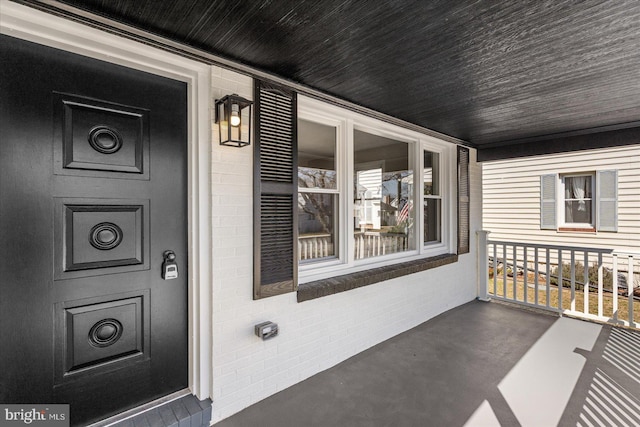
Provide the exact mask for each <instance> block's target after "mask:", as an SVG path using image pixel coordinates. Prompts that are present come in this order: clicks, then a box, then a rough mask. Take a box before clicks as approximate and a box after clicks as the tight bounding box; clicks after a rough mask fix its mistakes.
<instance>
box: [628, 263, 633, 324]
mask: <svg viewBox="0 0 640 427" xmlns="http://www.w3.org/2000/svg"><path fill="white" fill-rule="evenodd" d="M627 260H628V261H627V262H628V263H629V268H627V293H628V295H627V298H628V301H629V303H628V304H629V326H630V327H633V323H634V320H633V255H629V257H628V258H627Z"/></svg>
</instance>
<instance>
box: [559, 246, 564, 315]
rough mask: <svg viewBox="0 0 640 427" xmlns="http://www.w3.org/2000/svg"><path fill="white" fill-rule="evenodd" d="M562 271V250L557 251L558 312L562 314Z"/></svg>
mask: <svg viewBox="0 0 640 427" xmlns="http://www.w3.org/2000/svg"><path fill="white" fill-rule="evenodd" d="M562 273H563V271H562V249H558V311H560V313H562V294H563V292H562V285H563V280H564V277H563V274H562Z"/></svg>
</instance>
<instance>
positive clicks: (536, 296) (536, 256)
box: [533, 246, 539, 305]
mask: <svg viewBox="0 0 640 427" xmlns="http://www.w3.org/2000/svg"><path fill="white" fill-rule="evenodd" d="M534 250H535V252H534V255H533V261H534V263H535V264H534V267H533V274H534V280H535V281H534V289H535V292H536V294H535V296H534V298H535V301H536V305H538V282H539V280H538V272H539V271H538V269H539V267H538V247H537V246H536V247H535V248H534Z"/></svg>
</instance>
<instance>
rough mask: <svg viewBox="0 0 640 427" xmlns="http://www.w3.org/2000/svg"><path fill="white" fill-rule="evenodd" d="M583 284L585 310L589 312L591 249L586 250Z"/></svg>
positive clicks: (586, 312)
mask: <svg viewBox="0 0 640 427" xmlns="http://www.w3.org/2000/svg"><path fill="white" fill-rule="evenodd" d="M582 277H583V279H582V286H583V289H582V290H583V291H584V304H583V306H584V307H583V311H584V313H585V314H589V285H590V281H589V251H586V250H585V251H584V272H583V274H582Z"/></svg>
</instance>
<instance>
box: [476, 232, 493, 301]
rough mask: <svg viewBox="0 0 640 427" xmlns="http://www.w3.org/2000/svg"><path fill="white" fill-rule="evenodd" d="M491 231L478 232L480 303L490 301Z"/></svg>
mask: <svg viewBox="0 0 640 427" xmlns="http://www.w3.org/2000/svg"><path fill="white" fill-rule="evenodd" d="M489 233H490V231H486V230H478V231H476V235H477V236H478V238H477V239H476V241H477V244H478V248H477V251H476V253H477V254H478V263H477V265H478V271H477V272H476V273H477V274H476V276H477V278H478V279H477V280H478V299H479V300H480V301H489V300H490V299H491V298H489V294H488V292H487V290H488V289H489V288H488V286H489V257H488V256H487V241H488V240H489Z"/></svg>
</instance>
